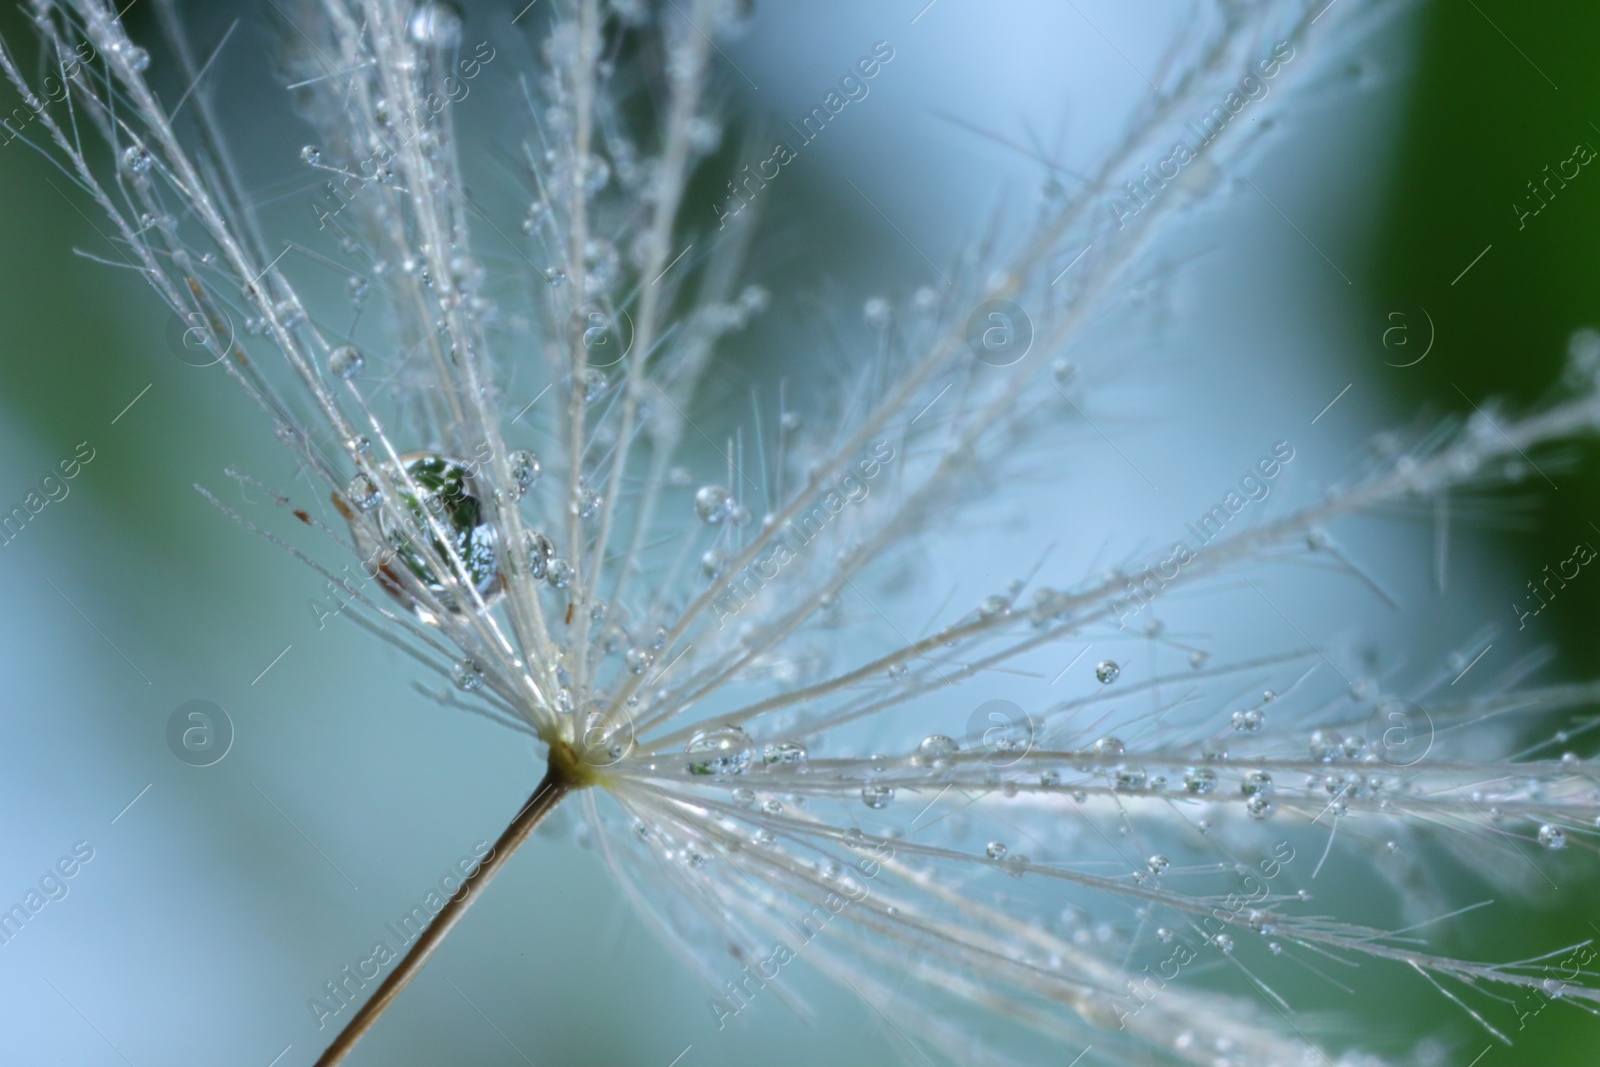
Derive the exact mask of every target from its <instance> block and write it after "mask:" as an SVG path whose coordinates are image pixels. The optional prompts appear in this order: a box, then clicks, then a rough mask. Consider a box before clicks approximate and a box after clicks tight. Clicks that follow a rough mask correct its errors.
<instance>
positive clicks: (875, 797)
mask: <svg viewBox="0 0 1600 1067" xmlns="http://www.w3.org/2000/svg"><path fill="white" fill-rule="evenodd" d="M861 801H862V803H864V804H866V806H867V807H869V808H872V809H873V810H875V811H876V810H880V809H882V808H887V807H888V806H889V805H890V804H891V803H892V802H893V801H894V786H892V785H876V784H870V783H869V784H867V785H864V786H862V787H861Z"/></svg>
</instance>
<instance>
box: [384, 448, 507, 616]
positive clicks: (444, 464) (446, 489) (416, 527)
mask: <svg viewBox="0 0 1600 1067" xmlns="http://www.w3.org/2000/svg"><path fill="white" fill-rule="evenodd" d="M400 462H401V463H402V464H404V466H405V471H406V474H407V475H408V476H409V478H410V479H411V482H412V484H413V485H414V486H415V487H416V490H417V495H413V493H412V490H411V489H409V488H403V489H402V490H401V491H400V492H401V497H402V500H403V501H404V503H405V511H404V513H401V512H398V511H396V512H393V513H391V512H385V513H384V514H383V515H382V516H381V517H380V524H381V525H382V526H383V531H384V535H385V537H386V538H387V540H388V541H389V543H390V544H391V545H392V546H394V549H395V553H396V555H397V556H398V557H399V558H400V560H401V561H402V562H403V563H404V564H405V565H406V568H407V569H408V570H409V571H410V572H411V573H412V574H413V575H415V576H416V577H417V579H418V580H419V581H421V583H422V584H423V585H424V586H425V587H426V588H427V589H428V590H429V591H430V592H432V593H433V594H434V595H435V596H436V597H438V598H439V599H440V601H441V602H442V603H443V604H444V605H445V606H446V607H448V608H450V609H451V610H452V611H460V610H462V609H463V608H464V607H465V604H459V603H458V601H462V600H468V599H470V598H467V597H463V596H461V594H460V593H459V591H458V587H459V585H460V583H461V582H463V581H469V582H470V583H471V584H472V586H473V588H474V589H476V590H477V592H478V595H479V596H480V597H482V598H483V599H484V600H485V601H486V602H487V601H488V600H490V599H492V598H493V597H494V596H496V595H498V592H499V589H500V585H501V580H500V577H501V576H500V568H499V563H498V560H497V555H498V553H497V547H496V534H495V528H494V526H493V524H492V523H490V522H489V520H488V519H487V517H486V516H485V515H484V513H483V505H482V503H481V497H480V494H479V492H478V489H477V485H476V482H475V481H474V479H473V477H472V475H471V474H470V473H469V469H468V466H467V465H466V464H465V463H462V462H460V461H459V460H454V459H450V458H448V457H445V456H440V455H436V454H434V453H431V452H414V453H409V454H407V455H403V456H401V457H400ZM408 518H409V521H407V519H408ZM436 528H437V530H442V531H443V533H444V535H445V536H444V538H443V539H441V538H440V537H439V536H438V533H437V532H436ZM447 543H448V548H447V547H446V545H447ZM452 553H453V554H454V556H455V558H456V559H458V560H460V564H461V568H462V571H461V573H457V572H456V566H455V562H454V560H452V559H451V554H452Z"/></svg>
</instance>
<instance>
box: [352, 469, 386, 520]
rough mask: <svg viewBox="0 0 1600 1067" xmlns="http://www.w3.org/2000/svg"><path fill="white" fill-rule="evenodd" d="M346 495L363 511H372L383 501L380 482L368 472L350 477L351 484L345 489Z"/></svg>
mask: <svg viewBox="0 0 1600 1067" xmlns="http://www.w3.org/2000/svg"><path fill="white" fill-rule="evenodd" d="M344 495H345V496H346V497H347V498H348V499H349V500H350V503H352V504H354V505H355V506H356V507H357V508H359V509H361V510H362V511H371V510H372V509H373V508H375V507H377V506H378V505H379V504H381V503H383V491H382V490H380V489H379V488H378V483H377V482H375V481H373V480H372V478H371V477H370V476H368V475H366V474H358V475H356V476H355V477H354V478H352V479H350V485H349V486H348V487H347V488H346V489H345V491H344Z"/></svg>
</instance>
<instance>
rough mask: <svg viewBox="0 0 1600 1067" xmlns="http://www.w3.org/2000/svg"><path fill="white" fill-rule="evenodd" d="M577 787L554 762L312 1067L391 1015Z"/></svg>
mask: <svg viewBox="0 0 1600 1067" xmlns="http://www.w3.org/2000/svg"><path fill="white" fill-rule="evenodd" d="M552 755H554V753H552ZM581 784H582V783H581V781H580V780H579V779H578V778H577V777H575V776H574V774H573V773H572V770H571V768H570V766H568V765H567V761H564V760H557V759H554V758H553V759H552V760H551V762H550V768H549V770H548V771H546V772H545V776H544V779H543V780H542V781H541V782H540V783H539V786H538V788H537V789H535V790H534V791H533V795H532V796H530V797H529V798H528V802H527V803H526V804H524V805H523V807H522V810H521V811H520V812H518V813H517V817H516V818H515V819H512V820H511V824H510V825H509V826H507V827H506V829H505V832H504V833H502V834H501V835H500V839H499V840H498V841H496V842H495V843H494V850H493V851H492V852H490V853H489V855H488V856H487V857H485V859H484V861H483V863H482V864H481V865H480V866H479V867H478V869H477V870H476V871H474V872H473V873H472V874H471V875H470V876H469V877H468V878H467V879H466V881H465V882H464V883H463V884H462V886H461V889H460V891H459V892H457V893H456V894H455V895H454V896H452V897H451V898H450V899H449V900H448V901H447V902H446V903H445V906H444V907H443V908H442V909H440V911H439V914H438V915H436V916H434V919H433V922H431V923H429V924H428V927H427V929H425V930H423V931H422V934H421V936H420V937H418V938H417V942H416V944H414V945H412V946H411V949H410V951H408V952H407V953H406V954H405V956H404V957H403V958H401V960H400V962H399V963H398V964H397V965H396V966H395V969H394V970H393V971H391V972H390V973H389V977H387V978H385V979H384V980H383V984H382V985H380V986H378V989H377V991H376V992H374V993H373V994H372V997H371V999H370V1000H368V1001H367V1002H366V1003H365V1004H363V1005H362V1006H361V1008H360V1010H359V1011H357V1012H356V1013H355V1015H354V1016H352V1017H351V1019H350V1021H349V1022H348V1023H347V1024H345V1028H344V1029H343V1030H341V1031H340V1032H339V1036H338V1037H336V1038H334V1039H333V1043H332V1044H330V1045H329V1046H328V1050H327V1051H326V1052H324V1053H323V1054H322V1058H321V1059H319V1060H317V1062H316V1065H315V1067H334V1065H335V1064H339V1063H343V1062H344V1060H345V1057H346V1056H348V1055H350V1053H351V1051H352V1050H354V1049H355V1047H356V1042H358V1041H360V1040H361V1039H362V1037H364V1036H365V1035H366V1033H367V1031H369V1030H371V1029H372V1027H373V1026H374V1025H375V1024H376V1023H377V1021H378V1018H379V1016H381V1015H382V1014H383V1013H384V1012H385V1011H387V1010H388V1009H389V1007H390V1005H392V1004H393V1003H394V1002H395V1000H396V999H397V998H398V997H399V996H400V992H401V991H402V990H403V989H405V987H406V986H408V985H410V984H411V980H412V979H413V978H415V977H416V976H417V975H418V974H419V973H420V972H421V970H422V968H423V965H424V964H426V963H427V962H428V959H429V957H431V956H432V955H433V954H434V952H435V951H436V950H437V949H438V948H439V946H440V945H441V944H443V943H444V939H445V938H446V937H447V936H448V935H449V933H450V930H451V929H452V928H453V927H454V926H455V924H456V923H458V922H460V921H461V917H462V916H463V915H465V914H466V913H467V909H468V908H470V907H472V905H473V903H474V902H475V901H476V900H477V899H478V896H479V894H481V893H482V892H483V889H484V887H485V886H486V885H488V884H489V880H490V879H491V878H493V877H494V876H495V875H496V874H498V873H500V869H501V868H502V867H504V866H505V865H506V862H507V861H508V860H510V858H511V856H512V854H513V853H515V852H516V851H517V849H518V848H520V847H521V846H522V843H523V842H524V841H526V840H527V839H528V835H529V834H531V833H533V831H534V830H535V829H536V828H537V827H538V825H539V824H540V823H542V822H543V821H544V820H545V818H546V817H547V816H548V815H549V814H550V813H551V812H552V811H554V810H555V809H556V805H557V804H559V803H560V802H561V801H562V799H563V798H564V797H566V795H567V794H568V793H570V792H572V791H573V790H574V789H576V788H578V787H579V786H580V785H581Z"/></svg>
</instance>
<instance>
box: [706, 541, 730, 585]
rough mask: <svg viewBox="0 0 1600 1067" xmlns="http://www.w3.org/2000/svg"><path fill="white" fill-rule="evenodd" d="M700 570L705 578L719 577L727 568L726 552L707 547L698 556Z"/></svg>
mask: <svg viewBox="0 0 1600 1067" xmlns="http://www.w3.org/2000/svg"><path fill="white" fill-rule="evenodd" d="M700 570H701V571H702V572H703V573H704V574H705V576H706V577H707V578H720V577H722V576H723V575H724V574H725V573H727V570H728V556H727V553H725V552H722V551H721V550H719V549H715V548H713V549H709V550H708V551H707V552H706V553H705V554H704V555H702V556H701V557H700Z"/></svg>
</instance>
